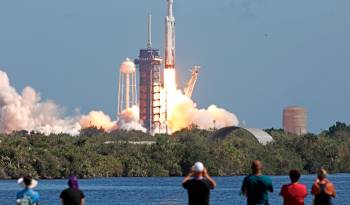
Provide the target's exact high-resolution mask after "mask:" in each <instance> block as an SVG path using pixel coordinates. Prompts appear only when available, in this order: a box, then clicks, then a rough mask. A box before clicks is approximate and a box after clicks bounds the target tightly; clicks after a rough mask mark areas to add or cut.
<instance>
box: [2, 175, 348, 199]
mask: <svg viewBox="0 0 350 205" xmlns="http://www.w3.org/2000/svg"><path fill="white" fill-rule="evenodd" d="M271 178H272V181H273V184H274V188H275V192H274V193H272V194H271V195H270V199H271V200H270V201H271V204H272V205H279V204H282V199H281V197H279V195H278V194H279V191H280V188H281V186H282V184H285V183H288V182H289V179H288V177H287V176H277V177H271ZM329 178H330V179H331V180H332V181H333V182H334V184H335V186H336V189H337V194H338V195H337V197H336V199H335V200H334V202H335V203H334V204H335V205H349V204H350V174H337V175H332V176H330V177H329ZM314 179H315V176H314V175H308V176H303V177H302V179H301V182H302V183H304V184H306V185H307V187H308V190H309V191H310V188H311V185H312V182H313V181H314ZM215 180H216V181H217V183H218V187H217V188H216V189H215V190H213V191H212V194H211V204H213V205H226V204H227V205H232V204H237V205H241V204H242V205H244V204H245V198H244V197H242V196H240V195H239V191H240V186H241V183H242V180H243V177H239V176H238V177H216V178H215ZM181 181H182V178H180V177H164V178H158V177H152V178H100V179H88V180H80V187H81V189H82V190H83V191H84V193H85V195H86V205H90V204H91V205H115V204H121V205H123V204H125V205H126V204H128V205H134V204H135V205H136V204H137V205H138V204H145V205H153V204H170V205H171V204H186V202H187V192H186V191H185V190H184V189H183V188H182V187H181V185H180V184H181ZM66 184H67V181H66V180H40V181H39V186H38V187H37V190H38V191H39V192H40V194H41V201H40V202H41V203H40V205H51V204H60V201H59V195H60V192H61V191H62V190H63V189H64V188H66ZM19 190H20V187H19V186H18V185H17V184H16V181H14V180H0V204H4V205H8V204H14V202H15V196H16V192H17V191H19ZM311 201H312V197H311V196H308V197H307V199H306V204H311Z"/></svg>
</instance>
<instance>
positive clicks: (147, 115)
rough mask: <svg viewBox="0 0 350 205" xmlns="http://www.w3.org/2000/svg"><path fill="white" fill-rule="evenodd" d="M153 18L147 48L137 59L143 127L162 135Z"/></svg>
mask: <svg viewBox="0 0 350 205" xmlns="http://www.w3.org/2000/svg"><path fill="white" fill-rule="evenodd" d="M151 24H152V17H151V15H149V17H148V42H147V48H145V49H141V50H140V53H139V58H138V59H135V64H136V65H138V68H139V73H140V75H139V76H140V79H139V106H140V120H141V123H142V125H143V126H144V127H145V128H146V129H147V131H148V132H151V133H160V132H161V130H162V129H163V128H162V126H163V122H164V121H165V119H163V118H164V117H163V115H164V113H162V111H161V102H160V98H161V97H160V92H161V78H160V75H161V64H162V58H161V57H160V52H159V49H155V48H152V31H151V30H152V28H151V27H152V25H151Z"/></svg>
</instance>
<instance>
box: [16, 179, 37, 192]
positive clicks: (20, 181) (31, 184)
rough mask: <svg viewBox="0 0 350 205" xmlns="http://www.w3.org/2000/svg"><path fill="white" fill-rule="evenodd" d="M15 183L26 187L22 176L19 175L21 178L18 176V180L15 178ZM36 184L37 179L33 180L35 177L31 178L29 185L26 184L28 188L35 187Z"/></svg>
mask: <svg viewBox="0 0 350 205" xmlns="http://www.w3.org/2000/svg"><path fill="white" fill-rule="evenodd" d="M17 184H19V185H20V186H21V187H23V188H24V187H26V185H25V184H24V178H23V177H21V178H19V179H18V180H17ZM36 186H38V181H37V180H35V179H32V180H31V183H30V185H29V186H28V188H29V189H33V188H35V187H36Z"/></svg>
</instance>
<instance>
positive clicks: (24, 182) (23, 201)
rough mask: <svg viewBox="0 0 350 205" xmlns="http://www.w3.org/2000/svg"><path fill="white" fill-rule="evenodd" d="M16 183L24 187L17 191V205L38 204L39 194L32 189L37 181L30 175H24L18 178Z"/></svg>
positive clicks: (36, 184)
mask: <svg viewBox="0 0 350 205" xmlns="http://www.w3.org/2000/svg"><path fill="white" fill-rule="evenodd" d="M17 184H19V185H20V186H22V187H23V188H24V189H23V190H22V191H20V192H18V193H17V197H16V204H17V205H39V198H40V195H39V193H38V192H36V191H34V188H35V187H36V186H38V181H36V180H34V179H33V178H32V177H31V176H26V177H22V178H20V179H18V180H17Z"/></svg>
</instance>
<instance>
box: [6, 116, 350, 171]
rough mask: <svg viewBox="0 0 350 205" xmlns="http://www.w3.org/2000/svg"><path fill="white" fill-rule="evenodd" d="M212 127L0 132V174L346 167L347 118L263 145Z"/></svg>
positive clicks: (349, 167) (349, 147)
mask: <svg viewBox="0 0 350 205" xmlns="http://www.w3.org/2000/svg"><path fill="white" fill-rule="evenodd" d="M212 132H213V131H212V130H209V131H206V130H199V129H197V128H196V127H195V126H194V127H193V128H191V129H185V130H182V131H181V132H177V133H175V134H174V135H172V136H168V135H156V136H150V135H147V134H145V133H142V132H136V131H132V132H126V131H116V132H112V133H105V132H103V130H100V129H96V128H89V129H86V130H82V132H81V134H80V136H75V137H72V136H69V135H66V134H58V135H50V136H45V135H43V134H40V133H28V132H26V131H21V132H15V133H12V134H9V135H0V140H1V143H0V178H17V177H20V176H23V175H28V174H29V175H32V176H35V177H40V178H61V177H67V176H69V175H71V174H77V175H79V176H80V177H112V176H180V175H184V174H186V173H187V172H188V171H189V169H190V167H191V165H192V164H193V163H194V162H196V161H203V162H204V164H205V165H206V166H207V167H208V169H209V172H210V173H211V174H212V175H218V176H227V175H242V174H247V173H249V172H250V169H249V166H250V162H251V161H252V160H253V159H260V160H262V161H263V163H264V165H265V172H267V173H268V174H273V175H282V174H286V173H287V172H288V171H289V169H291V168H297V169H300V170H302V171H303V172H304V173H314V172H315V170H316V169H317V168H318V167H320V166H323V167H325V168H326V169H328V170H329V171H330V172H333V173H334V172H350V160H349V159H350V125H346V124H345V123H339V122H337V123H336V124H335V125H333V126H331V127H330V128H329V129H328V130H326V131H323V132H322V133H320V134H318V135H314V134H307V135H305V136H301V137H300V136H295V135H287V134H285V133H283V131H282V130H276V129H269V130H267V132H269V133H270V134H271V135H272V136H273V137H274V139H275V141H274V142H273V143H270V144H268V145H266V146H263V145H261V144H259V143H258V142H257V141H256V140H255V139H254V138H253V137H252V136H250V135H249V133H247V132H246V131H243V130H237V131H235V132H233V133H232V134H230V135H229V136H228V137H227V138H225V139H224V140H209V136H211V135H212ZM130 141H155V143H154V144H152V145H147V144H135V143H130Z"/></svg>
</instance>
